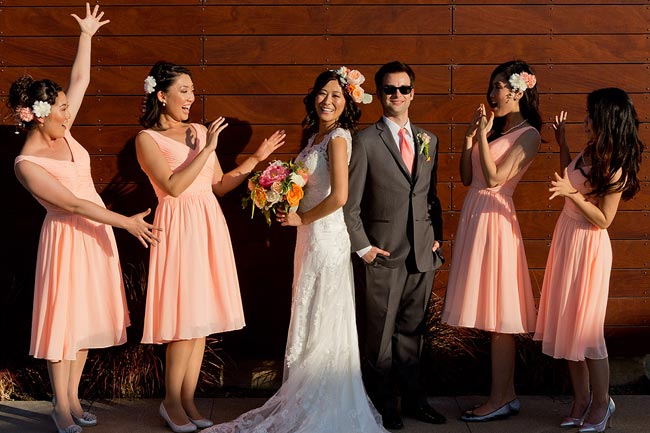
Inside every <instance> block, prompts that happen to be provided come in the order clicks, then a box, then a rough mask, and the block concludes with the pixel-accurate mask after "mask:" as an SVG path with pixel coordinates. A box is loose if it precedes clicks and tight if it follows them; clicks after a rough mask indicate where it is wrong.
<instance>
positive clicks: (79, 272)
mask: <svg viewBox="0 0 650 433" xmlns="http://www.w3.org/2000/svg"><path fill="white" fill-rule="evenodd" d="M64 138H65V140H66V141H67V143H68V146H69V148H70V152H71V154H72V160H71V161H62V160H57V159H52V158H45V157H38V156H29V155H19V156H18V157H17V158H16V160H15V164H19V163H20V162H21V161H30V162H32V163H34V164H38V165H39V166H41V167H42V168H44V169H45V170H46V171H47V172H48V173H50V174H51V175H52V176H53V177H54V178H56V179H57V180H58V181H59V182H61V183H62V184H63V185H64V186H65V187H66V188H68V189H69V190H70V191H71V192H72V193H73V194H74V195H76V196H77V197H80V198H83V199H86V200H89V201H92V202H93V203H96V204H97V205H99V206H102V207H105V206H104V202H103V201H102V199H101V198H100V196H99V194H97V191H96V190H95V185H94V183H93V179H92V176H91V173H90V157H89V155H88V152H87V151H86V149H84V148H83V146H81V144H79V143H78V142H77V140H75V139H74V138H72V136H71V135H70V132H69V131H66V133H65V137H64ZM35 198H36V200H38V202H39V203H40V204H41V205H43V207H45V209H46V210H47V214H46V215H45V219H44V221H43V226H42V228H41V235H40V240H39V244H38V255H37V259H36V275H35V282H34V308H33V315H32V335H31V346H30V350H29V353H30V355H32V356H34V357H36V358H43V359H47V360H50V361H59V360H75V359H76V357H77V352H78V351H79V350H82V349H91V348H101V347H108V346H114V345H119V344H122V343H124V342H126V327H127V326H128V325H129V324H130V322H129V314H128V310H127V305H126V297H125V295H124V285H123V282H122V272H121V270H120V262H119V257H118V252H117V245H116V243H115V236H114V235H113V228H112V227H111V226H108V225H106V224H101V223H97V222H94V221H91V220H89V219H86V218H84V217H82V216H79V215H74V214H71V213H70V212H66V211H64V210H62V209H60V208H58V207H56V206H54V205H52V204H51V203H48V202H46V201H44V200H41V199H39V198H38V197H35Z"/></svg>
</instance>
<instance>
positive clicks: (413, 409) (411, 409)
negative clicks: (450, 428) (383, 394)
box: [402, 404, 447, 424]
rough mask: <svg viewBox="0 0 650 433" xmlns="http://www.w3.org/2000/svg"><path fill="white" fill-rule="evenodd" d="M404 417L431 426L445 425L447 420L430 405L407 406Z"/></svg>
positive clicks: (404, 409) (403, 411)
mask: <svg viewBox="0 0 650 433" xmlns="http://www.w3.org/2000/svg"><path fill="white" fill-rule="evenodd" d="M402 413H403V414H404V416H407V417H409V418H413V419H416V420H418V421H422V422H426V423H429V424H444V423H445V422H446V421H447V418H445V416H444V415H443V414H441V413H440V412H438V411H437V410H435V409H434V408H432V407H431V406H429V405H428V404H419V405H415V406H406V407H404V408H403V410H402Z"/></svg>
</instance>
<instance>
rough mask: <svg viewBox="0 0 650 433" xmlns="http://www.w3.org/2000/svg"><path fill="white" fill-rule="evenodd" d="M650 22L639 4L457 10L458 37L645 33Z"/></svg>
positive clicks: (501, 6)
mask: <svg viewBox="0 0 650 433" xmlns="http://www.w3.org/2000/svg"><path fill="white" fill-rule="evenodd" d="M648 21H650V11H649V10H648V9H647V8H644V7H639V6H638V5H593V4H589V5H586V4H583V5H559V4H550V5H528V6H526V7H521V5H507V6H505V5H485V4H483V5H480V6H469V5H468V6H465V5H456V6H455V7H454V33H455V34H475V35H489V34H495V33H497V34H517V35H520V34H549V33H553V34H608V33H615V34H621V33H637V34H644V33H647V31H648ZM494 23H499V25H494ZM522 24H524V25H522Z"/></svg>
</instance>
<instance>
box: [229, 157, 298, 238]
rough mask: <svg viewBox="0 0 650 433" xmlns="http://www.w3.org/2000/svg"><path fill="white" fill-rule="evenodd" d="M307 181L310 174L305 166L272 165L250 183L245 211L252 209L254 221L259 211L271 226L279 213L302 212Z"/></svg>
mask: <svg viewBox="0 0 650 433" xmlns="http://www.w3.org/2000/svg"><path fill="white" fill-rule="evenodd" d="M307 179H308V175H307V170H306V169H305V167H304V166H303V165H302V164H301V163H294V162H292V161H289V162H282V161H278V160H275V161H272V162H270V163H269V166H268V167H267V168H266V169H264V170H262V171H258V172H256V173H254V174H253V175H252V176H251V177H250V178H249V179H248V193H247V194H246V196H245V197H244V198H243V199H242V207H243V208H244V209H245V208H246V207H247V206H249V205H250V206H251V218H253V216H254V215H255V209H259V210H260V212H262V214H263V215H264V217H265V218H266V222H267V224H268V225H269V226H270V225H271V214H275V213H276V212H277V210H278V209H281V210H283V211H284V212H289V211H292V210H296V209H297V208H298V204H299V203H300V200H301V199H302V198H303V196H304V191H303V189H302V188H303V187H304V186H305V184H306V183H307Z"/></svg>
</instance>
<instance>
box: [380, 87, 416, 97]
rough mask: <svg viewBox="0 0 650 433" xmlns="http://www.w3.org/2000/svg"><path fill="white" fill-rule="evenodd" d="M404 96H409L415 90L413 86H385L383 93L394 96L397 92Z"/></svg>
mask: <svg viewBox="0 0 650 433" xmlns="http://www.w3.org/2000/svg"><path fill="white" fill-rule="evenodd" d="M398 90H399V92H400V93H401V94H402V95H408V94H409V93H411V91H412V90H413V86H384V87H383V91H384V93H385V94H387V95H394V94H395V93H397V91H398Z"/></svg>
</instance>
